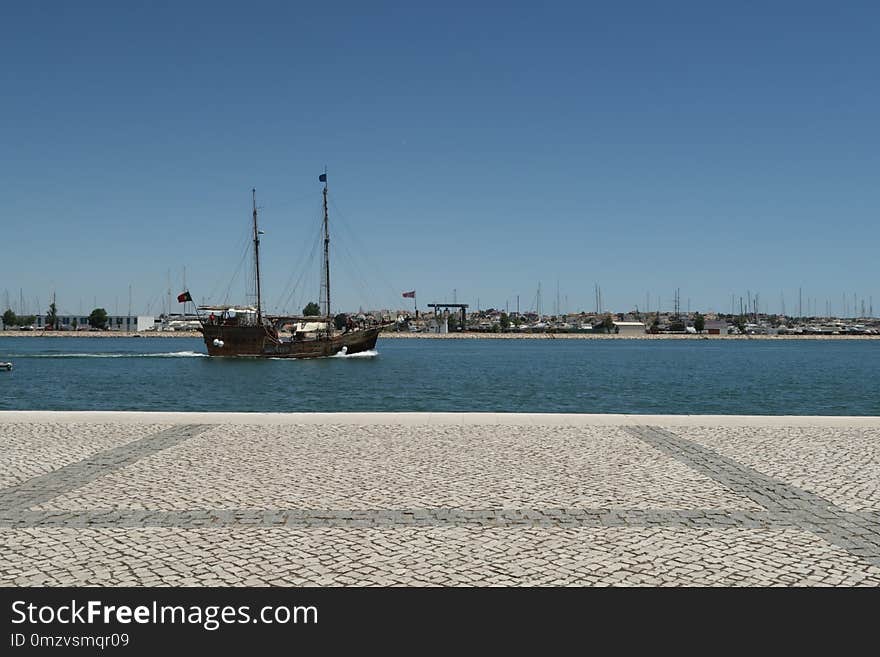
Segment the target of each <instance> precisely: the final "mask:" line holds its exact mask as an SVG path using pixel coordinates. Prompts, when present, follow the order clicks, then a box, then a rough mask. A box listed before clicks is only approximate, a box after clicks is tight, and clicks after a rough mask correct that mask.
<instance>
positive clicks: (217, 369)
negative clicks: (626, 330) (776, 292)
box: [0, 338, 880, 415]
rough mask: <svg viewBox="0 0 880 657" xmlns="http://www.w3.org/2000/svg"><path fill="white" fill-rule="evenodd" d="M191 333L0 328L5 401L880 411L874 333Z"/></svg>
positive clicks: (69, 405) (44, 405)
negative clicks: (242, 345) (289, 337)
mask: <svg viewBox="0 0 880 657" xmlns="http://www.w3.org/2000/svg"><path fill="white" fill-rule="evenodd" d="M204 351H205V349H204V344H203V343H202V342H201V340H199V339H195V338H192V339H190V338H164V339H159V338H0V361H2V360H12V361H14V363H15V369H14V370H13V371H12V372H3V371H0V409H6V410H9V409H19V410H36V409H47V410H142V411H156V410H168V411H520V412H565V413H674V414H681V413H690V414H699V413H707V414H759V415H880V340H878V341H861V340H851V341H850V340H827V341H819V340H809V341H796V340H786V341H779V342H775V341H769V340H754V341H746V340H736V341H734V340H730V341H712V340H687V341H684V340H681V341H680V340H559V341H549V340H418V339H416V340H391V339H385V340H383V339H380V340H379V343H378V348H377V352H376V353H375V354H374V355H368V356H363V355H359V356H353V357H348V358H345V357H341V358H340V357H336V358H323V359H317V360H251V359H223V358H208V357H207V356H205V355H204Z"/></svg>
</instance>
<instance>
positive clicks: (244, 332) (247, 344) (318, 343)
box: [200, 324, 382, 358]
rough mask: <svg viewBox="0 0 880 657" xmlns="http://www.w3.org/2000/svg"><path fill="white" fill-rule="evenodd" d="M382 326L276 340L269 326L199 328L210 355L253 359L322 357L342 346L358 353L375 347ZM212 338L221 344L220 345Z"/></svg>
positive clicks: (348, 352)
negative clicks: (312, 337) (327, 334)
mask: <svg viewBox="0 0 880 657" xmlns="http://www.w3.org/2000/svg"><path fill="white" fill-rule="evenodd" d="M381 329H382V327H380V326H379V327H374V328H370V329H364V330H360V331H351V332H350V333H342V334H339V335H334V336H325V337H322V338H319V339H312V340H293V341H289V340H287V339H279V338H278V337H277V334H276V333H275V332H274V331H272V330H271V329H269V328H264V327H260V326H219V325H216V324H203V325H202V328H201V329H200V331H201V332H202V336H203V337H204V340H205V346H206V347H207V348H208V355H209V356H251V357H255V358H322V357H325V356H335V355H336V354H338V353H339V352H341V351H342V350H343V348H344V349H345V353H346V354H357V353H360V352H363V351H369V350H370V349H375V348H376V339H377V338H378V337H379V331H380V330H381ZM214 340H219V341H221V342H222V343H223V346H222V347H220V346H218V345H216V344H214Z"/></svg>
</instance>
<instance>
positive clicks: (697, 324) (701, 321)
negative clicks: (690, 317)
mask: <svg viewBox="0 0 880 657" xmlns="http://www.w3.org/2000/svg"><path fill="white" fill-rule="evenodd" d="M694 328H695V329H697V333H702V332H703V329H704V328H706V318H705V317H703V316H702V315H701V314H700V313H694Z"/></svg>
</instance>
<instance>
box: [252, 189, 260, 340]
mask: <svg viewBox="0 0 880 657" xmlns="http://www.w3.org/2000/svg"><path fill="white" fill-rule="evenodd" d="M251 195H252V196H253V202H254V273H255V274H256V281H255V283H254V287H255V288H256V293H257V325H258V326H259V325H261V324H262V323H263V315H262V305H263V304H262V303H261V302H262V299H261V297H260V231H259V229H258V228H257V190H256V189H251Z"/></svg>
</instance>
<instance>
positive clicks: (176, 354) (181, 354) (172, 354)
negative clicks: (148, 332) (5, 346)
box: [16, 351, 208, 358]
mask: <svg viewBox="0 0 880 657" xmlns="http://www.w3.org/2000/svg"><path fill="white" fill-rule="evenodd" d="M207 355H208V354H200V353H199V352H197V351H168V352H164V353H158V354H20V355H19V356H16V358H203V357H205V356H207Z"/></svg>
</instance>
